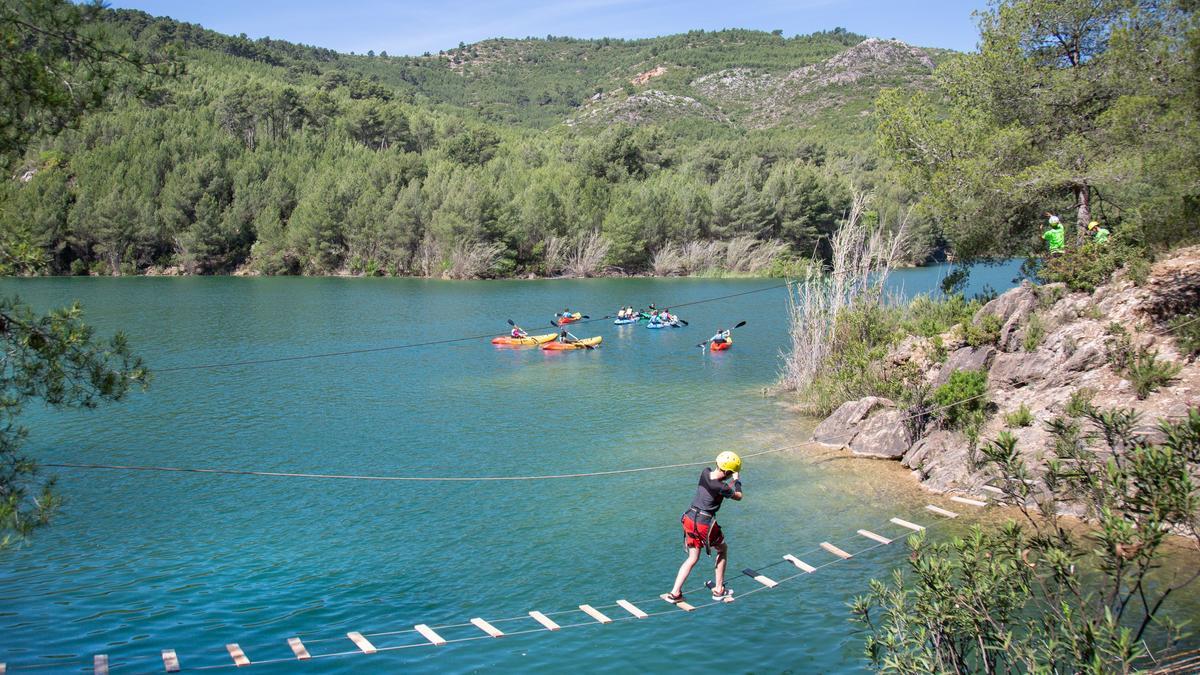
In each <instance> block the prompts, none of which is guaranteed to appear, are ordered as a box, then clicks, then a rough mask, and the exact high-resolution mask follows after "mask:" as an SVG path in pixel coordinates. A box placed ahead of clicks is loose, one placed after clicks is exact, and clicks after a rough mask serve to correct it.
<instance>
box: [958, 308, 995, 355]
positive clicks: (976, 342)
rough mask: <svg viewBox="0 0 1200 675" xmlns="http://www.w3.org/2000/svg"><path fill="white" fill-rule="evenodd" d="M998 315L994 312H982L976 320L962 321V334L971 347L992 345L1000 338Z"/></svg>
mask: <svg viewBox="0 0 1200 675" xmlns="http://www.w3.org/2000/svg"><path fill="white" fill-rule="evenodd" d="M1002 326H1003V324H1001V323H1000V317H998V316H996V315H995V314H984V315H983V316H982V317H980V318H979V319H978V320H976V321H964V322H963V335H964V337H966V339H967V344H969V345H971V346H972V347H982V346H984V345H994V344H996V342H997V341H998V340H999V339H1000V328H1001V327H1002Z"/></svg>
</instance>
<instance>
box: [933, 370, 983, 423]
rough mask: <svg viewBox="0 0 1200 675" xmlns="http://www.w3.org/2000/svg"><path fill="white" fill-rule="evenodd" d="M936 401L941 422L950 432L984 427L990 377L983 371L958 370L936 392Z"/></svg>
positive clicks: (934, 396)
mask: <svg viewBox="0 0 1200 675" xmlns="http://www.w3.org/2000/svg"><path fill="white" fill-rule="evenodd" d="M933 401H934V403H936V404H937V406H938V407H939V408H941V410H940V411H939V412H940V413H941V418H942V419H943V420H944V421H945V423H946V426H947V427H949V428H951V429H965V428H967V427H970V426H976V425H979V424H982V422H983V419H984V416H985V414H986V412H987V409H988V406H989V401H988V399H987V373H985V372H983V371H981V370H956V371H954V372H953V373H951V374H950V379H949V380H948V381H947V382H946V384H943V385H942V386H940V387H938V388H937V389H935V390H934V391H933Z"/></svg>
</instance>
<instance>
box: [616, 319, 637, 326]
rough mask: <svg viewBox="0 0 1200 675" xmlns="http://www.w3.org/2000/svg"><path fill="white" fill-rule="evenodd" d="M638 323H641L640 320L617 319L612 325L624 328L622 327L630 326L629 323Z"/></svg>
mask: <svg viewBox="0 0 1200 675" xmlns="http://www.w3.org/2000/svg"><path fill="white" fill-rule="evenodd" d="M638 321H641V319H617V320H615V321H613V323H614V324H616V325H618V326H624V325H626V324H630V323H637V322H638Z"/></svg>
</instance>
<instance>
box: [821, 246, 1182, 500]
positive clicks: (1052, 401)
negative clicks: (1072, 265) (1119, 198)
mask: <svg viewBox="0 0 1200 675" xmlns="http://www.w3.org/2000/svg"><path fill="white" fill-rule="evenodd" d="M1198 306H1200V247H1191V248H1187V249H1182V250H1180V251H1176V252H1175V253H1174V254H1172V255H1171V256H1170V257H1169V258H1166V259H1164V260H1161V261H1159V262H1158V263H1156V264H1155V265H1153V266H1152V267H1151V271H1150V275H1149V277H1148V278H1147V279H1146V280H1145V282H1144V283H1142V284H1141V285H1137V284H1135V283H1134V282H1133V281H1131V280H1130V279H1128V278H1126V277H1125V276H1124V275H1123V274H1122V273H1120V272H1119V273H1118V274H1117V275H1116V276H1115V277H1114V279H1113V280H1112V281H1111V282H1109V283H1108V284H1105V285H1103V286H1100V287H1098V288H1097V289H1096V290H1095V291H1094V292H1093V293H1081V292H1076V293H1072V292H1069V291H1068V289H1067V288H1066V287H1065V286H1064V285H1063V284H1049V285H1044V286H1034V285H1032V284H1029V283H1028V282H1025V283H1023V284H1022V285H1021V286H1019V287H1017V288H1014V289H1011V290H1009V291H1008V292H1006V293H1004V294H1003V295H1001V296H999V297H997V298H995V299H993V300H992V301H990V302H989V303H987V304H986V305H985V306H984V307H982V308H981V309H980V310H979V311H978V312H977V313H976V314H975V316H974V319H973V322H974V323H975V324H976V325H979V324H980V323H982V322H984V321H990V322H992V323H993V325H995V322H996V321H997V319H998V321H999V325H1000V330H999V334H998V337H997V339H996V340H995V343H994V344H988V345H980V346H976V347H972V346H970V345H968V344H967V341H966V339H965V337H964V336H963V331H962V328H961V326H957V327H955V329H953V330H950V331H947V332H946V333H943V334H942V335H940V336H938V337H935V338H918V337H909V338H906V339H905V340H903V341H902V342H900V343H899V344H898V345H896V346H895V347H894V348H892V349H891V351H890V352H889V353H888V355H887V357H886V358H885V362H884V367H885V369H899V368H902V367H909V368H911V367H913V366H915V367H917V368H919V369H920V372H922V373H923V377H924V383H925V384H926V385H927V386H929V387H930V388H931V389H932V388H935V387H937V386H940V385H942V384H944V383H946V382H947V381H948V380H949V378H950V376H951V374H952V373H954V372H955V371H970V370H974V371H982V372H985V373H986V374H987V399H988V400H989V401H990V402H991V404H992V406H991V413H992V414H991V415H990V417H989V418H988V419H987V421H986V422H985V423H984V424H983V426H982V428H981V429H980V431H979V434H978V439H979V443H980V444H982V443H986V442H988V441H989V440H991V439H995V438H996V437H997V436H998V435H999V434H1000V433H1001V432H1005V431H1007V432H1008V433H1010V434H1012V435H1013V436H1015V437H1016V438H1017V441H1018V444H1017V448H1018V450H1019V451H1020V452H1021V453H1022V455H1023V456H1024V458H1025V460H1026V461H1027V462H1028V463H1029V465H1030V466H1031V467H1033V468H1038V467H1042V466H1044V465H1045V460H1046V456H1047V455H1048V454H1049V444H1050V438H1051V435H1050V432H1049V431H1047V429H1046V422H1048V421H1050V420H1052V419H1054V418H1056V417H1059V416H1062V415H1064V414H1066V411H1067V409H1068V406H1069V405H1070V404H1071V401H1072V398H1073V397H1076V398H1084V397H1086V398H1087V399H1088V400H1090V402H1091V404H1092V405H1094V406H1095V407H1097V408H1099V409H1110V408H1118V407H1119V408H1128V409H1133V410H1135V411H1137V412H1138V413H1139V414H1140V416H1141V417H1140V419H1141V422H1140V425H1139V427H1138V428H1139V430H1140V431H1143V432H1144V433H1145V434H1146V435H1147V436H1148V437H1149V438H1151V439H1153V437H1154V435H1155V434H1156V433H1157V425H1158V422H1159V420H1164V419H1179V418H1181V417H1184V416H1186V414H1187V412H1188V410H1189V409H1190V408H1193V407H1195V406H1196V405H1198V404H1200V362H1198V361H1197V360H1196V359H1195V358H1193V357H1190V356H1188V355H1186V354H1183V353H1182V352H1181V349H1180V347H1179V345H1178V344H1177V342H1176V340H1175V338H1174V337H1173V336H1171V335H1170V334H1166V330H1165V324H1164V323H1163V322H1164V321H1166V320H1167V319H1170V318H1171V317H1173V316H1176V315H1177V314H1180V313H1186V312H1188V311H1194V310H1195V308H1196V307H1198ZM989 315H991V316H994V317H996V319H987V318H986V317H988V316H989ZM1032 331H1036V335H1033V336H1031V335H1030V333H1031V332H1032ZM1029 347H1033V348H1032V349H1028V348H1029ZM1142 349H1144V350H1150V351H1151V352H1156V354H1157V358H1158V359H1159V360H1160V361H1164V362H1169V363H1173V364H1176V365H1177V366H1179V372H1178V374H1177V375H1176V376H1175V377H1174V378H1173V379H1172V380H1171V382H1170V383H1169V384H1168V385H1167V386H1164V387H1162V388H1161V389H1158V390H1157V391H1153V392H1151V393H1149V394H1148V395H1147V396H1146V397H1145V398H1144V399H1142V398H1138V396H1137V395H1136V392H1135V390H1134V385H1133V384H1132V383H1131V382H1130V381H1129V380H1128V379H1126V377H1125V376H1124V375H1123V374H1122V372H1120V370H1119V369H1118V368H1117V365H1116V362H1119V361H1120V360H1121V359H1122V358H1127V357H1129V356H1130V354H1132V353H1133V352H1135V351H1137V350H1142ZM939 361H940V362H939ZM1021 410H1027V411H1028V413H1029V415H1030V416H1031V420H1029V421H1027V423H1026V424H1024V425H1010V424H1009V422H1008V421H1007V420H1006V419H1005V418H1006V416H1012V415H1013V414H1014V413H1017V412H1018V411H1021ZM917 414H918V415H919V412H918V413H917ZM914 416H915V415H914V411H913V410H908V409H904V408H901V407H898V406H897V405H896V404H895V403H894V402H892V401H890V400H888V399H884V398H879V397H866V398H862V399H858V400H854V401H848V402H846V403H844V404H842V405H841V406H840V407H839V408H838V409H837V410H835V411H834V412H833V414H831V415H830V416H829V417H827V418H826V419H825V420H824V421H822V422H821V423H820V424H819V425H817V427H816V428H815V429H814V431H813V435H812V440H813V441H814V442H817V443H820V444H823V445H826V446H835V447H840V448H844V449H845V450H846V451H848V452H850V453H851V454H853V455H855V456H858V457H867V458H877V459H891V460H897V461H900V462H901V463H902V464H903V465H904V466H906V467H908V468H909V469H911V470H912V475H913V477H914V478H916V479H917V480H918V481H919V482H920V484H921V485H922V486H924V487H925V488H926V489H928V490H930V491H933V492H937V493H963V494H971V495H980V494H984V493H985V492H981V490H986V489H987V488H985V486H986V485H987V484H988V481H989V479H990V478H991V476H990V475H988V474H987V473H985V472H984V471H982V470H980V469H979V467H977V466H976V465H975V461H974V453H973V451H972V449H971V444H970V441H969V438H968V437H967V435H966V434H964V433H963V432H962V431H957V430H953V429H950V428H942V427H939V426H938V425H937V424H930V425H929V426H928V427H927V428H925V429H920V430H917V425H914V424H912V420H913V418H914ZM992 487H994V486H992Z"/></svg>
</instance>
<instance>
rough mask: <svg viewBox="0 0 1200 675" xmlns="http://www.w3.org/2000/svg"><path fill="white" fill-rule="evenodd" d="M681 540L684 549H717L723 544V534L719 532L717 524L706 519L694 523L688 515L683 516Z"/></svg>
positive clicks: (719, 526)
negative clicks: (712, 547)
mask: <svg viewBox="0 0 1200 675" xmlns="http://www.w3.org/2000/svg"><path fill="white" fill-rule="evenodd" d="M683 539H684V542H683V546H684V548H705V547H706V546H714V547H718V548H719V547H721V546H723V545H724V544H725V534H724V533H722V532H721V525H720V524H719V523H714V522H712V521H710V520H708V519H707V518H701V519H700V522H696V520H694V519H693V517H692V514H690V513H686V514H684V516H683Z"/></svg>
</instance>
